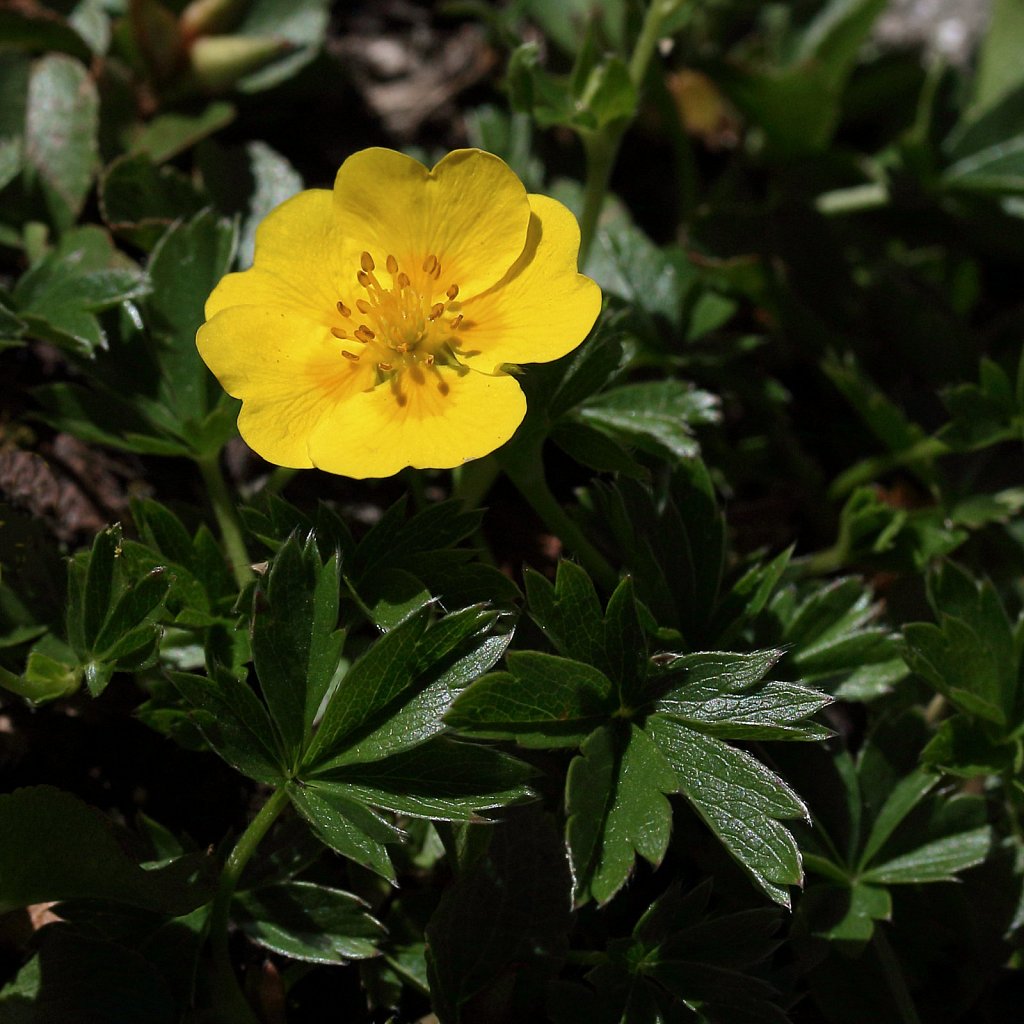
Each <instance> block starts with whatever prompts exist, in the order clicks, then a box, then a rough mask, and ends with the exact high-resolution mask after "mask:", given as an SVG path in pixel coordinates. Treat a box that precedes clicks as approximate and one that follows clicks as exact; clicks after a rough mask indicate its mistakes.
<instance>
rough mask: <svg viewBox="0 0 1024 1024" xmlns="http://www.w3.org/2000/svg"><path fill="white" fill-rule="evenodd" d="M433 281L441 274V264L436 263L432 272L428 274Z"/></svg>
mask: <svg viewBox="0 0 1024 1024" xmlns="http://www.w3.org/2000/svg"><path fill="white" fill-rule="evenodd" d="M430 276H431V277H432V278H433V279H434V280H435V281H436V280H437V279H438V278H439V277H440V276H441V264H440V263H437V264H436V265H435V267H434V270H433V273H432V274H431V275H430Z"/></svg>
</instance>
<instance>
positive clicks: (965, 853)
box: [861, 825, 993, 885]
mask: <svg viewBox="0 0 1024 1024" xmlns="http://www.w3.org/2000/svg"><path fill="white" fill-rule="evenodd" d="M992 841H993V840H992V829H991V828H989V827H988V826H987V825H985V826H981V827H980V828H976V829H972V830H971V831H969V832H961V833H958V834H957V835H951V836H945V837H944V838H942V839H936V840H935V841H934V842H931V843H926V844H925V845H924V846H920V847H918V848H917V849H916V850H914V851H912V852H911V853H907V854H904V855H903V856H902V857H895V858H893V859H892V860H890V861H886V862H885V863H884V864H878V865H875V866H873V867H871V868H869V869H868V870H867V871H865V872H864V874H863V875H862V876H861V877H862V878H863V880H864V881H865V882H871V883H874V884H876V885H897V884H916V883H924V882H951V881H953V880H954V879H955V878H956V875H957V873H958V872H960V871H965V870H966V869H967V868H970V867H974V865H975V864H980V863H981V862H982V861H983V860H984V859H985V858H986V857H987V856H988V854H989V851H990V850H991V849H992Z"/></svg>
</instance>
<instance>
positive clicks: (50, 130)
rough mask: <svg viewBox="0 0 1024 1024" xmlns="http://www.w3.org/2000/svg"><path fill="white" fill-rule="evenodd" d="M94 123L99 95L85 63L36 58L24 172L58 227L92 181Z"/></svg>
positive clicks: (70, 219) (72, 216) (67, 223)
mask: <svg viewBox="0 0 1024 1024" xmlns="http://www.w3.org/2000/svg"><path fill="white" fill-rule="evenodd" d="M87 59H88V58H87ZM98 127H99V96H98V94H97V91H96V84H95V82H94V81H93V79H92V77H91V76H90V75H89V73H88V71H86V69H85V67H84V66H83V65H82V64H80V63H79V62H78V61H77V60H74V59H73V58H72V57H68V56H65V55H63V54H49V55H47V56H45V57H42V58H41V59H40V60H38V61H37V62H36V63H35V64H34V65H33V67H32V74H31V77H30V79H29V88H28V111H27V114H26V119H25V163H26V175H27V179H28V182H29V183H30V184H31V183H33V182H35V181H39V183H40V184H41V186H42V189H43V194H44V196H45V199H46V203H47V207H48V208H49V211H50V216H51V217H52V218H53V221H54V223H55V224H56V225H57V227H58V229H59V230H62V231H63V230H67V229H68V228H70V227H71V225H72V224H73V223H74V222H75V220H76V219H77V217H78V214H79V213H80V212H81V210H82V206H83V205H84V203H85V198H86V195H87V194H88V192H89V189H90V187H91V185H92V181H93V176H94V174H95V172H96V165H97V162H98V156H99V145H98V142H97V132H98Z"/></svg>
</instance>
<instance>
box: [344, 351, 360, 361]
mask: <svg viewBox="0 0 1024 1024" xmlns="http://www.w3.org/2000/svg"><path fill="white" fill-rule="evenodd" d="M341 354H342V355H343V356H344V357H345V358H346V359H349V360H351V361H352V362H353V363H358V362H359V356H357V355H356V354H355V353H354V352H346V351H345V350H344V349H342V350H341Z"/></svg>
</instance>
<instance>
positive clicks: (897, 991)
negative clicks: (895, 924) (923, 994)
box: [874, 923, 921, 1024]
mask: <svg viewBox="0 0 1024 1024" xmlns="http://www.w3.org/2000/svg"><path fill="white" fill-rule="evenodd" d="M874 944H875V952H876V953H877V954H878V959H879V961H880V962H881V964H882V971H883V973H884V974H885V980H886V981H887V982H888V983H889V991H890V992H891V993H892V997H893V999H894V1000H895V1002H896V1008H897V1010H898V1011H899V1015H900V1020H902V1021H903V1024H921V1018H920V1017H919V1016H918V1015H917V1008H916V1007H915V1006H914V1000H913V999H912V998H911V995H910V989H909V988H907V979H906V978H905V977H904V976H903V968H902V967H901V966H900V962H899V960H897V959H896V953H895V951H894V950H893V948H892V946H891V945H889V939H888V937H887V936H886V934H885V928H884V927H883V926H882V924H881V923H879V924H878V926H877V927H876V928H875V937H874Z"/></svg>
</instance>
